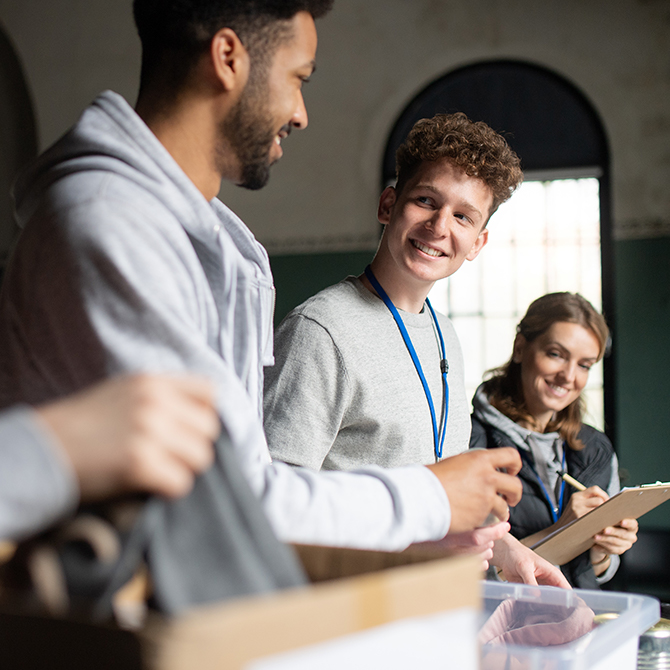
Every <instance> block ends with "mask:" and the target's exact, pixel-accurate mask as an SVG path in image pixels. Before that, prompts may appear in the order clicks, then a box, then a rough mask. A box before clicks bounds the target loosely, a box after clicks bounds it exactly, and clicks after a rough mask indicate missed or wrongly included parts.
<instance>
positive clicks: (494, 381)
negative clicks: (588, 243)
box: [484, 292, 609, 451]
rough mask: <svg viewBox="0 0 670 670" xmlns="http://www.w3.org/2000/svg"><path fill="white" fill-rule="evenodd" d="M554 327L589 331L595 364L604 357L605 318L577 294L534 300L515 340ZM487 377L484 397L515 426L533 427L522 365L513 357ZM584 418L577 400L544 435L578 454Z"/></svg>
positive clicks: (558, 415) (552, 423)
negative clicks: (556, 437)
mask: <svg viewBox="0 0 670 670" xmlns="http://www.w3.org/2000/svg"><path fill="white" fill-rule="evenodd" d="M555 323H576V324H578V325H580V326H582V328H586V329H587V330H589V331H591V332H592V333H593V334H594V335H595V337H596V339H597V340H598V346H599V351H598V360H600V359H601V358H602V357H603V356H604V355H605V352H606V350H607V346H608V344H609V328H608V327H607V323H606V322H605V318H604V317H603V316H602V314H599V313H598V312H597V311H596V310H595V308H594V307H593V305H592V304H591V303H590V302H589V301H588V300H587V299H586V298H584V297H582V296H581V295H579V294H578V293H567V292H565V293H548V294H547V295H543V296H542V297H541V298H538V299H537V300H534V301H533V302H532V303H531V304H530V306H529V307H528V311H527V312H526V315H525V316H524V317H523V319H521V321H520V322H519V325H518V326H517V327H516V331H517V337H519V336H521V337H523V338H524V339H525V340H526V342H532V341H533V340H535V339H537V338H538V337H540V336H541V335H543V334H544V333H546V332H547V331H548V330H549V329H550V328H551V327H552V326H553V325H554V324H555ZM490 374H491V375H492V376H491V378H490V379H488V380H487V381H485V382H484V393H485V394H486V395H487V397H488V399H489V402H490V403H491V405H493V406H494V407H495V408H496V409H497V410H498V411H500V412H502V413H503V414H504V415H505V416H507V417H509V418H510V419H512V421H515V422H516V423H519V422H525V423H527V424H529V425H531V426H532V425H534V423H535V422H534V420H533V417H532V416H530V414H529V413H528V409H527V408H526V403H525V401H524V397H523V390H522V387H521V363H515V362H514V357H513V356H512V358H510V360H509V361H507V363H505V365H502V366H500V367H499V368H496V369H495V370H491V371H490ZM583 416H584V401H583V399H582V397H581V396H579V398H577V399H576V400H574V401H573V402H572V403H570V404H569V405H568V406H567V407H565V408H564V409H562V410H561V411H560V412H557V413H556V415H555V416H554V418H553V419H552V420H551V421H550V422H549V423H548V424H547V427H546V428H545V432H546V433H552V432H554V431H557V432H558V433H559V434H560V436H561V437H562V438H563V439H564V440H565V442H566V443H567V445H568V447H570V449H573V450H575V451H579V450H581V449H583V448H584V444H583V443H582V441H581V440H579V439H578V438H577V435H578V433H579V431H580V429H581V427H582V417H583Z"/></svg>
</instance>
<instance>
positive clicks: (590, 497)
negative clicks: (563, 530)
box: [557, 486, 609, 527]
mask: <svg viewBox="0 0 670 670" xmlns="http://www.w3.org/2000/svg"><path fill="white" fill-rule="evenodd" d="M608 498H609V496H608V495H607V493H605V491H603V490H602V489H601V488H600V487H599V486H590V487H589V488H587V489H585V490H584V491H576V492H575V493H573V494H572V495H571V496H570V499H569V500H568V503H567V505H566V506H565V509H564V510H563V513H562V514H561V516H560V518H559V520H558V524H557V525H558V526H559V527H560V526H566V525H567V524H569V523H571V522H572V521H574V520H575V519H580V518H581V517H583V516H584V515H585V514H586V513H588V512H590V511H591V510H592V509H595V508H596V507H598V506H600V505H602V504H603V503H604V502H605V501H606V500H607V499H608Z"/></svg>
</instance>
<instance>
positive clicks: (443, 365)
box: [440, 358, 449, 375]
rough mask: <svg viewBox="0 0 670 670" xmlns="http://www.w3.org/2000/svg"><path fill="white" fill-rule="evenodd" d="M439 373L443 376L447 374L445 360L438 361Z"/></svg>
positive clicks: (447, 366)
mask: <svg viewBox="0 0 670 670" xmlns="http://www.w3.org/2000/svg"><path fill="white" fill-rule="evenodd" d="M440 372H441V373H442V374H444V375H446V374H447V372H449V361H448V360H447V359H446V358H443V359H442V360H441V361H440Z"/></svg>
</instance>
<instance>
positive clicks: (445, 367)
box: [365, 265, 449, 460]
mask: <svg viewBox="0 0 670 670" xmlns="http://www.w3.org/2000/svg"><path fill="white" fill-rule="evenodd" d="M365 276H366V277H367V278H368V280H369V281H370V283H371V284H372V287H373V288H374V289H375V291H377V295H378V296H379V297H380V298H381V299H382V300H383V301H384V303H385V305H386V306H387V307H388V308H389V311H390V312H391V314H392V315H393V318H394V320H395V322H396V325H397V326H398V330H399V331H400V334H401V335H402V339H403V340H404V342H405V346H406V347H407V351H409V355H410V357H411V359H412V362H413V363H414V367H415V368H416V371H417V374H418V375H419V379H420V380H421V384H422V386H423V391H424V393H425V394H426V400H427V401H428V408H429V409H430V418H431V421H432V422H433V440H434V444H435V458H436V460H439V459H440V458H442V448H443V447H444V437H445V435H446V433H447V415H448V413H449V384H448V383H447V372H449V363H448V362H447V352H446V349H445V346H444V338H443V337H442V331H441V330H440V324H439V323H438V322H437V317H436V316H435V310H433V306H432V305H431V304H430V300H428V298H426V305H428V309H429V310H430V315H431V317H432V319H433V323H434V324H435V330H436V332H437V335H438V338H439V341H440V349H441V351H442V359H441V360H440V371H441V373H442V383H443V385H444V414H443V416H442V426H441V427H440V430H439V431H438V428H437V419H436V417H435V405H434V404H433V396H432V394H431V392H430V388H428V382H427V381H426V376H425V375H424V374H423V368H422V367H421V362H420V361H419V357H418V356H417V354H416V350H415V349H414V345H413V344H412V339H411V338H410V336H409V333H408V332H407V329H406V328H405V324H404V323H403V320H402V317H401V316H400V314H399V313H398V310H397V309H396V306H395V305H394V304H393V302H391V298H389V297H388V295H387V293H386V291H385V290H384V289H383V288H382V287H381V284H380V283H379V282H378V281H377V278H376V277H375V276H374V274H373V273H372V269H371V268H370V266H369V265H368V266H367V267H366V268H365Z"/></svg>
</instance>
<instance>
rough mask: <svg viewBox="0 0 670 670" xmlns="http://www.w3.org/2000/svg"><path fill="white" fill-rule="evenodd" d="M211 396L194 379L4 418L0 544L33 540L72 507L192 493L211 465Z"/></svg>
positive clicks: (106, 390)
mask: <svg viewBox="0 0 670 670" xmlns="http://www.w3.org/2000/svg"><path fill="white" fill-rule="evenodd" d="M218 431H219V422H218V418H217V415H216V413H215V411H214V409H213V389H212V387H211V385H210V384H209V383H208V382H207V381H205V380H202V379H199V378H194V377H187V376H184V377H172V376H150V375H138V376H130V377H120V378H118V379H113V380H110V381H106V382H103V383H101V384H99V385H97V386H94V387H92V388H90V389H87V390H85V391H82V392H80V393H78V394H76V395H73V396H70V397H68V398H65V399H63V400H59V401H56V402H53V403H49V404H47V405H43V406H41V407H40V408H38V409H36V410H31V409H29V408H26V407H18V408H14V409H11V410H8V411H6V412H4V413H3V414H2V415H1V416H0V538H13V539H16V538H17V537H19V536H24V535H27V534H30V533H32V532H36V531H38V530H40V529H41V528H44V527H46V526H48V525H49V524H50V523H51V522H53V521H54V520H56V519H57V518H58V517H59V516H62V515H63V514H65V513H67V512H68V511H70V510H71V509H73V508H74V507H75V505H76V504H77V501H78V499H79V497H81V499H82V500H87V501H93V500H100V499H103V498H106V497H110V496H115V495H118V494H122V493H125V492H129V491H145V492H149V493H156V494H159V495H166V496H179V495H184V494H185V493H187V492H188V491H189V490H190V488H191V486H192V484H193V481H194V478H195V475H196V474H197V473H199V472H201V471H203V470H204V469H206V468H207V467H208V466H209V465H210V463H211V462H212V459H213V454H214V452H213V448H212V442H213V440H214V439H215V437H216V435H217V434H218Z"/></svg>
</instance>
